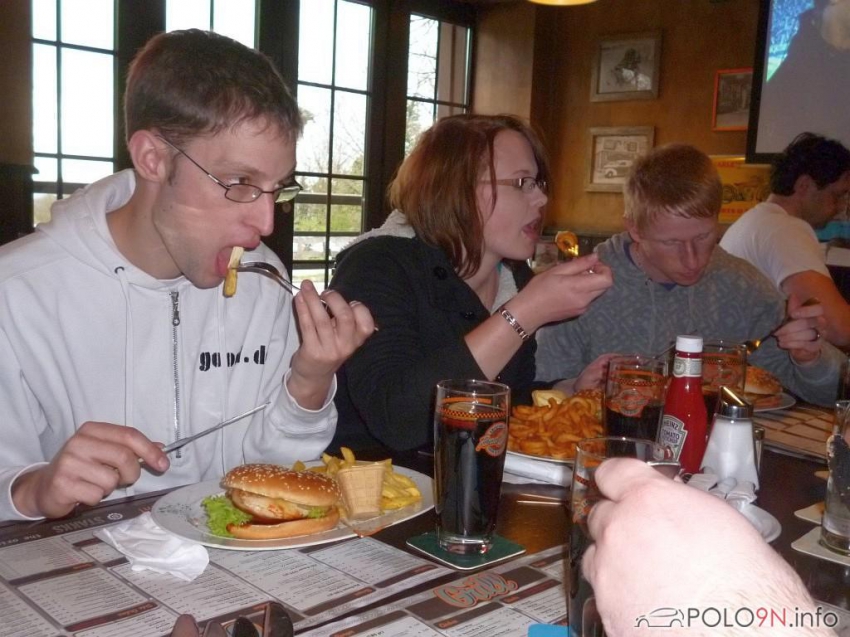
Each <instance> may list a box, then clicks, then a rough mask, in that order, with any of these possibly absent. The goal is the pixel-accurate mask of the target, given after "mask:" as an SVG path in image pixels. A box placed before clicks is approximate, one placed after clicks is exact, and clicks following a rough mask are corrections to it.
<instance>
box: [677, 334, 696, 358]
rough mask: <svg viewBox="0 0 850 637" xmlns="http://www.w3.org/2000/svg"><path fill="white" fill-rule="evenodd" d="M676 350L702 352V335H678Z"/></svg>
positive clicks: (692, 352) (691, 352)
mask: <svg viewBox="0 0 850 637" xmlns="http://www.w3.org/2000/svg"><path fill="white" fill-rule="evenodd" d="M676 350H677V351H679V352H687V353H688V354H699V353H700V352H702V336H677V337H676Z"/></svg>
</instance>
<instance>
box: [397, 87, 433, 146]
mask: <svg viewBox="0 0 850 637" xmlns="http://www.w3.org/2000/svg"><path fill="white" fill-rule="evenodd" d="M433 123H434V105H433V104H431V103H429V102H414V101H413V100H408V101H407V127H406V129H405V131H404V154H405V155H406V154H407V153H409V152H410V151H411V150H413V146H414V144H416V140H418V139H419V135H421V134H422V132H423V131H425V130H427V129H429V128H430V127H431V124H433Z"/></svg>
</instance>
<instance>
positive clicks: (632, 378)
mask: <svg viewBox="0 0 850 637" xmlns="http://www.w3.org/2000/svg"><path fill="white" fill-rule="evenodd" d="M667 367H668V365H667V361H666V359H665V360H659V358H658V357H650V356H638V355H633V356H617V357H615V358H612V359H611V360H610V361H609V362H608V376H607V377H606V379H605V400H604V401H603V409H604V414H605V419H604V422H605V435H606V436H626V437H630V438H641V439H643V440H655V438H656V436H657V435H658V425H659V424H660V422H661V412H662V411H663V410H664V398H665V397H666V395H667Z"/></svg>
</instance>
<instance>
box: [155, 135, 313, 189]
mask: <svg viewBox="0 0 850 637" xmlns="http://www.w3.org/2000/svg"><path fill="white" fill-rule="evenodd" d="M157 137H159V138H160V139H161V140H162V141H164V142H165V143H166V144H168V145H169V146H171V148H173V149H174V150H176V151H177V152H178V153H180V154H181V155H183V156H184V157H185V158H186V159H188V160H189V161H190V162H192V163H193V164H195V166H197V167H198V168H200V169H201V171H202V172H203V173H204V174H205V175H206V176H207V177H209V178H210V179H212V180H213V181H214V182H215V183H217V184H218V185H219V186H221V187H222V188H224V196H225V198H227V199H229V200H230V201H235V202H237V203H251V202H252V201H256V200H257V199H259V198H260V196H261V195H272V199H274V202H275V203H285V202H287V201H292V200H293V199H295V197H296V195H297V194H298V193H299V192H301V191H302V190H303V188H302V187H301V184H299V183H298V182H297V181H295V180H294V179H293V180H292V183H289V184H286V185H285V186H281V187H280V188H275V189H274V190H263V189H262V188H260V187H259V186H253V185H251V184H226V183H224V182H223V181H222V180H221V179H219V178H218V177H216V176H215V175H213V174H212V173H210V172H209V171H208V170H207V169H206V168H204V167H203V166H201V165H200V164H199V163H198V162H196V161H195V160H194V159H192V158H191V157H189V155H187V154H186V151H184V150H183V149H182V148H178V147H177V146H175V145H174V144H172V143H171V142H170V141H168V140H167V139H165V137H163V136H162V135H157Z"/></svg>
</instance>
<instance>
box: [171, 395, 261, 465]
mask: <svg viewBox="0 0 850 637" xmlns="http://www.w3.org/2000/svg"><path fill="white" fill-rule="evenodd" d="M268 406H269V403H268V402H265V403H263V404H262V405H257V406H256V407H254V408H253V409H249V410H248V411H246V412H245V413H242V414H239V415H238V416H233V418H228V419H227V420H225V421H223V422H220V423H218V424H217V425H213V426H212V427H210V428H209V429H204V430H203V431H201V432H199V433H196V434H193V435H191V436H184V437H183V438H180V439H178V440H175V441H174V442H172V443H171V444H167V445H165V446H164V447H163V448H162V451H163V453H171V452H172V451H176V450H177V449H180V448H181V447H182V446H184V445H188V444H189V443H190V442H193V441H195V440H197V439H198V438H203V437H204V436H206V435H207V434H211V433H212V432H214V431H218V430H219V429H223V428H224V427H227V425H232V424H233V423H235V422H238V421H240V420H242V419H243V418H247V417H248V416H250V415H251V414H255V413H257V412H258V411H260V410H262V409H265V408H266V407H268Z"/></svg>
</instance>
